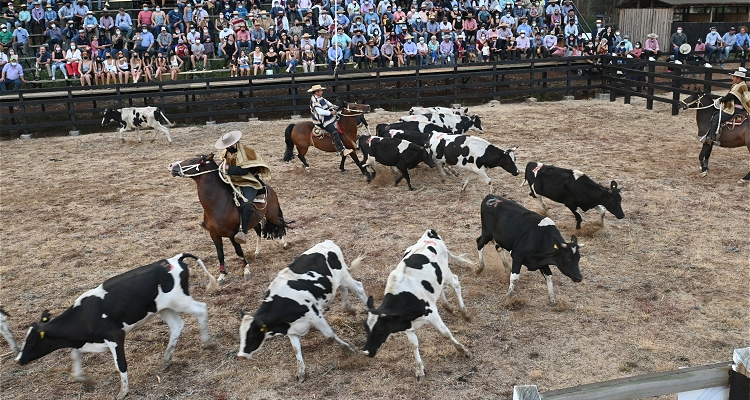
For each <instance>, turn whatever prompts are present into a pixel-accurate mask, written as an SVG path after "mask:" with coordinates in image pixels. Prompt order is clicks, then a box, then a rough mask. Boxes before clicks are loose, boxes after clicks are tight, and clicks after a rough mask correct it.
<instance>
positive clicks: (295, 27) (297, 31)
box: [287, 20, 302, 38]
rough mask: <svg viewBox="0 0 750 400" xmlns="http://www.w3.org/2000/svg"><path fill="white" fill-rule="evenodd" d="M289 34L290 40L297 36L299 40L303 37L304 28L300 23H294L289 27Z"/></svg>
mask: <svg viewBox="0 0 750 400" xmlns="http://www.w3.org/2000/svg"><path fill="white" fill-rule="evenodd" d="M287 33H288V34H289V37H290V38H294V37H295V36H296V37H298V38H300V37H302V26H301V25H300V21H299V20H297V21H294V23H292V24H291V26H290V27H289V30H288V31H287Z"/></svg>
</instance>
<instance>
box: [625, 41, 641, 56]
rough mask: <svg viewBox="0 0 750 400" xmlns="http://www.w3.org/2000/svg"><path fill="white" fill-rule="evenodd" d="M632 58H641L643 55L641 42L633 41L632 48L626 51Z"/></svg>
mask: <svg viewBox="0 0 750 400" xmlns="http://www.w3.org/2000/svg"><path fill="white" fill-rule="evenodd" d="M628 54H629V55H631V56H633V58H641V56H642V55H643V44H641V42H635V44H634V45H633V49H632V50H630V51H629V52H628Z"/></svg>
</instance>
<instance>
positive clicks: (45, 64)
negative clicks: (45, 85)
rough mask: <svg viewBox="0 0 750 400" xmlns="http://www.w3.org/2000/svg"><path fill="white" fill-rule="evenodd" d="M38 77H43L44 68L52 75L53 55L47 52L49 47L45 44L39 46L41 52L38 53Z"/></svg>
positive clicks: (36, 67)
mask: <svg viewBox="0 0 750 400" xmlns="http://www.w3.org/2000/svg"><path fill="white" fill-rule="evenodd" d="M34 67H35V69H36V79H37V80H39V79H41V75H42V68H44V69H46V70H47V76H52V55H51V54H50V53H49V52H47V48H46V47H44V46H41V47H39V52H37V53H36V64H35V65H34Z"/></svg>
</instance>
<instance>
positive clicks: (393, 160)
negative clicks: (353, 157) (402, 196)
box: [359, 136, 435, 190]
mask: <svg viewBox="0 0 750 400" xmlns="http://www.w3.org/2000/svg"><path fill="white" fill-rule="evenodd" d="M359 149H360V150H362V154H363V155H364V158H363V160H362V165H364V166H365V168H367V167H369V168H370V169H371V170H372V174H371V176H372V177H373V178H374V177H375V162H379V163H381V164H383V165H388V166H390V167H394V168H396V169H397V170H398V171H399V172H401V175H400V176H399V177H398V178H396V185H398V183H399V182H401V179H404V178H406V184H407V185H408V186H409V190H414V187H413V186H412V185H411V178H410V177H409V170H410V169H414V168H416V167H417V165H419V163H422V162H424V163H425V164H427V166H428V167H430V168H435V161H433V159H432V154H430V153H431V151H430V149H429V148H425V147H423V146H419V145H417V144H414V143H412V142H409V141H407V140H403V139H396V138H384V137H378V136H360V137H359Z"/></svg>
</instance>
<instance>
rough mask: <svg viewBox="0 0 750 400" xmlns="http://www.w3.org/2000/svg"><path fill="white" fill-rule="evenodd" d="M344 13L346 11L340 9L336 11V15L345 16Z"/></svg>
mask: <svg viewBox="0 0 750 400" xmlns="http://www.w3.org/2000/svg"><path fill="white" fill-rule="evenodd" d="M343 13H344V10H342V9H340V8H339V9H338V10H337V11H336V14H343Z"/></svg>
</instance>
